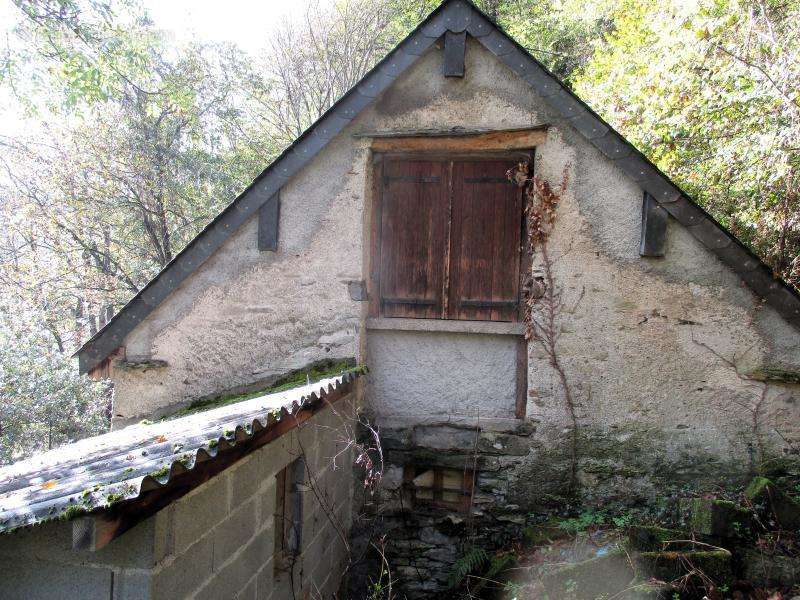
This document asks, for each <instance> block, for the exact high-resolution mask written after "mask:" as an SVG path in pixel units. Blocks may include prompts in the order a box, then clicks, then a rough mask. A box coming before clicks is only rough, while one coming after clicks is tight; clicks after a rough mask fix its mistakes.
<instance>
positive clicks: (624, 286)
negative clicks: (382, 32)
mask: <svg viewBox="0 0 800 600" xmlns="http://www.w3.org/2000/svg"><path fill="white" fill-rule="evenodd" d="M440 60H441V59H440V57H439V56H438V55H437V54H436V53H432V54H431V55H430V56H427V57H426V58H425V60H424V61H423V62H422V63H420V64H418V65H417V66H415V67H414V70H413V71H412V73H410V74H408V76H407V78H404V79H403V80H401V81H400V82H398V83H397V84H396V86H395V87H394V88H392V89H390V90H389V92H388V93H387V94H386V95H385V96H384V97H383V98H382V100H381V101H380V102H379V103H378V104H377V106H376V109H375V116H376V118H377V120H378V122H379V126H378V125H375V127H376V128H381V127H386V128H390V127H391V128H398V129H399V128H413V127H453V126H462V127H476V126H477V127H490V128H512V127H524V126H527V125H536V124H541V123H549V124H551V128H550V131H549V134H548V139H547V142H546V143H545V144H544V145H542V146H541V147H538V148H537V149H536V172H537V173H538V174H539V175H540V176H542V177H544V178H546V179H548V180H549V181H551V182H553V183H554V184H557V183H558V182H560V181H561V178H562V174H563V172H564V171H565V170H566V172H567V174H568V176H569V185H568V188H567V192H566V194H565V197H564V199H563V201H562V203H561V206H560V207H559V212H558V220H557V226H556V228H555V231H554V232H553V234H552V236H551V239H550V250H551V254H552V256H553V257H554V260H555V265H554V273H555V279H556V283H557V285H558V286H559V287H560V288H561V290H562V292H563V301H564V308H563V310H562V314H561V316H560V339H559V345H558V347H559V358H560V360H561V361H562V363H563V365H564V366H565V368H566V371H567V373H568V376H569V379H570V385H571V388H572V391H573V395H574V397H575V399H576V403H577V407H576V408H577V413H578V421H579V428H578V429H579V434H578V435H579V445H578V479H579V488H578V490H577V492H578V496H579V497H580V500H581V501H583V502H585V503H588V504H597V505H599V506H603V507H605V508H609V507H613V506H625V505H633V504H641V503H648V502H654V501H655V500H657V499H658V497H659V496H660V495H662V494H664V495H667V494H670V493H672V491H674V490H676V489H679V488H680V487H682V486H688V487H690V488H695V489H711V488H712V487H713V486H714V485H715V484H718V483H723V484H724V483H730V482H735V481H737V480H738V479H740V478H741V477H743V476H745V475H746V473H747V471H748V468H749V466H750V464H751V460H755V461H756V462H757V461H758V460H759V449H758V446H759V444H760V443H763V444H764V445H765V449H766V450H767V454H768V455H769V461H768V462H767V464H766V465H765V466H766V467H767V468H778V469H780V468H781V467H782V462H781V459H782V458H792V457H791V456H788V455H785V454H783V453H784V452H785V451H786V450H787V449H788V447H787V444H786V443H785V441H784V439H783V438H786V439H788V440H792V441H794V442H795V443H797V442H800V428H798V422H800V421H799V420H798V417H800V406H799V405H798V404H799V403H798V401H797V399H800V388H798V386H792V385H787V384H781V383H773V384H770V386H769V390H768V393H767V396H766V402H765V403H764V405H763V406H762V407H761V409H760V411H761V412H760V415H759V420H760V421H761V423H760V425H759V428H758V431H757V432H754V431H753V428H752V419H753V414H752V411H751V410H750V409H749V408H748V407H749V406H754V403H755V402H756V401H757V400H758V398H759V394H760V392H761V386H762V384H760V383H758V382H749V381H743V380H741V379H740V378H739V377H737V374H736V373H735V372H734V370H733V369H731V368H730V367H729V366H728V365H726V364H725V363H724V362H723V361H722V360H720V359H719V358H718V357H716V356H714V354H713V353H712V352H710V351H709V350H708V349H706V348H704V347H703V346H701V345H700V344H698V342H701V343H703V344H707V345H708V346H709V347H710V348H713V350H714V351H715V352H717V353H718V354H719V355H720V356H722V357H725V358H726V359H728V360H733V359H734V358H735V359H736V361H737V363H738V364H739V365H740V369H741V371H742V372H743V373H748V372H752V371H754V370H757V369H758V368H760V367H763V366H765V365H780V366H783V367H788V368H791V369H795V370H796V369H797V368H798V367H800V334H798V332H797V331H796V330H794V329H793V328H792V327H791V326H789V325H787V324H786V323H785V322H783V321H782V319H781V318H780V317H779V316H777V315H776V314H775V313H774V312H773V311H772V310H771V309H769V308H766V307H761V305H760V302H759V301H758V299H757V298H756V297H755V296H754V295H753V294H752V293H751V292H750V291H749V290H748V289H747V288H746V287H745V286H744V285H743V284H742V283H741V281H740V280H739V279H738V277H737V276H736V275H735V274H733V273H732V272H731V271H729V270H728V269H727V268H726V267H725V266H724V265H722V263H720V262H719V261H718V260H717V259H716V258H715V257H714V256H713V255H712V254H710V253H709V252H707V251H706V250H705V249H704V248H703V246H702V245H701V244H700V243H699V242H698V241H697V240H695V239H694V238H693V237H692V236H691V235H690V234H689V233H688V232H687V231H686V230H685V229H683V228H682V227H681V226H680V225H678V224H677V223H676V222H674V221H670V223H669V235H668V239H669V244H668V248H667V256H666V257H665V258H663V259H643V258H641V257H640V256H639V254H638V247H639V236H640V219H641V201H642V190H641V189H640V188H639V187H638V186H637V185H636V184H635V183H634V182H632V181H630V180H629V179H628V178H627V177H626V176H625V175H624V174H623V173H622V172H620V171H618V170H617V169H616V167H614V166H613V164H611V162H610V161H608V160H607V159H606V158H605V157H604V156H602V155H601V154H600V153H599V152H598V151H597V150H596V149H594V147H592V146H591V145H590V144H589V143H588V142H586V141H585V140H584V139H583V138H582V137H581V136H580V135H579V134H578V133H577V132H575V131H574V130H572V129H571V128H570V127H569V126H566V125H565V124H564V123H563V121H562V120H561V119H559V118H556V117H555V115H553V114H551V113H550V112H549V111H548V110H547V109H546V107H545V106H544V103H543V102H542V101H541V100H540V99H539V98H537V97H536V95H535V94H534V93H533V92H531V91H530V90H529V89H528V88H527V86H526V85H525V84H524V83H523V82H522V81H520V80H518V79H517V78H516V77H515V76H514V75H513V74H512V73H511V72H509V71H507V70H506V69H505V67H503V66H502V65H501V64H499V62H498V61H496V60H495V59H494V57H493V56H492V55H490V54H489V53H488V52H486V51H484V50H483V49H482V48H480V47H479V46H478V45H477V44H476V43H473V42H470V44H469V47H468V55H467V76H466V78H465V79H464V80H445V79H443V78H441V77H440V76H438V75H439V72H440V71H439V69H440ZM534 268H535V269H541V265H540V264H535V265H534ZM404 335H405V336H409V337H411V336H416V337H415V339H413V340H411V339H409V340H402V343H398V342H400V341H401V340H392V342H393V343H392V344H387V339H386V333H385V332H384V331H380V332H373V331H368V332H367V340H366V348H367V353H366V355H367V358H368V362H369V365H370V368H371V371H372V373H371V375H370V378H371V382H372V383H371V387H370V388H369V393H370V397H369V405H370V406H371V408H372V409H373V411H374V414H373V418H375V419H376V420H377V422H378V423H380V424H381V425H382V439H383V442H384V450H385V453H386V454H385V456H386V463H387V475H386V477H385V479H384V482H383V485H384V489H385V492H386V501H387V504H386V507H385V509H386V511H385V513H384V519H385V521H384V527H385V529H386V530H387V531H389V532H390V533H389V536H388V537H389V538H390V539H391V540H392V544H390V546H389V548H387V555H388V556H389V558H390V562H391V563H392V564H393V565H394V566H395V569H396V572H398V573H399V575H400V577H401V578H402V580H403V585H404V588H403V589H404V591H405V592H406V593H408V594H409V597H424V596H425V594H428V593H430V592H431V591H433V590H437V589H443V588H445V587H446V585H447V578H448V576H449V574H450V573H451V572H452V565H453V563H454V561H455V560H456V558H457V557H458V556H459V543H460V542H461V541H463V539H464V538H465V536H472V537H473V539H475V536H477V539H478V540H479V543H486V544H487V545H488V546H490V547H495V548H497V547H502V545H503V544H504V543H506V542H508V540H509V539H513V538H514V537H515V536H516V537H517V539H518V537H519V534H520V529H521V528H522V527H523V526H524V524H525V521H526V515H530V514H536V513H540V512H542V511H545V510H548V509H550V508H561V507H563V506H564V505H565V503H566V502H567V501H566V496H567V495H568V493H569V490H568V489H567V482H568V474H569V472H570V458H569V455H570V439H571V433H570V432H571V422H570V420H569V418H568V416H567V412H566V410H565V406H564V401H563V393H562V390H561V388H560V386H559V384H558V380H557V378H556V377H555V374H554V372H553V369H552V367H551V366H550V364H549V361H548V359H547V357H546V355H545V354H544V352H543V351H542V350H541V349H540V348H539V347H538V346H537V345H536V344H535V343H531V344H530V346H529V372H528V387H529V398H528V404H527V419H526V420H524V421H519V420H516V419H513V418H505V419H504V418H502V417H501V416H500V415H499V414H498V415H493V416H495V417H496V418H485V417H479V415H477V414H476V415H474V416H473V417H472V419H470V418H469V417H467V418H465V414H467V413H468V412H469V411H468V410H458V411H456V412H454V413H453V414H451V415H450V416H449V418H445V419H442V418H440V415H441V414H442V413H443V412H446V410H448V409H449V408H452V406H451V405H452V402H451V400H450V398H449V395H443V394H429V393H428V391H429V390H432V389H435V388H436V387H437V386H438V385H439V384H440V383H442V382H450V381H451V380H452V375H451V373H452V372H453V371H454V370H458V371H459V376H460V385H459V388H458V389H459V390H460V393H462V394H464V395H465V396H469V395H471V394H476V395H479V394H481V393H484V392H485V387H484V384H485V380H484V378H485V377H486V373H487V370H489V369H499V370H501V371H502V370H504V371H505V372H506V373H507V374H508V375H507V377H508V378H507V380H506V381H512V380H513V368H514V361H513V355H510V356H508V355H507V356H505V357H503V356H502V355H501V354H498V353H496V352H492V351H491V350H490V348H491V346H492V343H493V339H492V338H491V337H487V336H480V335H471V336H465V342H464V344H465V346H464V347H460V348H459V353H460V354H461V355H463V356H473V357H474V356H480V355H481V353H482V352H483V353H484V354H485V357H486V358H485V359H484V360H483V363H482V367H481V368H477V369H476V368H475V364H474V362H473V361H470V360H463V361H461V360H460V359H459V356H458V355H457V354H455V353H454V352H453V349H452V347H449V346H448V345H447V344H430V339H431V337H432V336H435V335H440V334H432V333H431V334H426V333H407V334H404ZM397 337H399V336H397ZM467 337H468V340H467ZM467 346H468V347H467ZM422 348H424V349H425V356H424V358H423V359H420V358H419V357H418V356H416V352H417V351H419V350H421V349H422ZM392 350H394V352H392ZM409 350H410V351H411V352H413V354H410V355H408V356H398V354H403V353H404V352H407V351H409ZM490 355H491V357H490ZM404 365H407V366H408V368H407V369H405V370H404V369H401V368H398V367H401V366H404ZM443 373H445V375H444V376H443V375H442V374H443ZM426 379H431V380H434V381H435V383H431V382H430V381H426ZM412 380H416V381H417V383H416V384H415V383H413V381H412ZM409 388H413V391H412V390H409ZM390 390H395V391H393V392H392V391H390ZM418 392H419V395H417V393H418ZM498 392H499V393H498V394H497V395H496V396H495V397H493V398H491V399H488V400H487V401H486V406H487V407H495V406H497V405H499V404H501V403H502V402H504V398H505V395H506V393H507V388H502V387H501V388H499V389H498ZM387 394H389V396H388V398H389V400H387ZM403 395H404V396H403ZM423 396H428V402H424V401H417V400H419V399H422V397H423ZM505 401H507V398H506V399H505ZM512 405H513V404H512ZM406 408H413V410H410V411H409V410H405V409H406ZM462 408H463V407H462ZM489 410H490V411H491V410H492V409H491V408H490V409H489ZM400 412H402V415H401V414H399V413H400ZM399 417H402V419H401V418H399ZM777 432H780V433H777ZM409 463H412V464H417V465H440V466H451V467H454V468H459V469H463V468H467V469H471V468H473V467H474V468H476V470H477V477H476V489H475V501H474V506H475V508H474V511H473V514H472V516H471V517H470V518H469V519H467V518H465V517H464V516H463V515H458V514H452V513H449V514H448V513H447V512H446V511H441V510H438V511H436V510H433V511H432V510H429V509H428V510H426V509H420V508H418V507H409V506H407V505H406V506H402V505H401V504H399V502H398V497H399V495H400V494H399V490H400V487H401V477H402V467H403V465H406V464H409ZM409 509H413V510H409ZM478 532H479V533H478Z"/></svg>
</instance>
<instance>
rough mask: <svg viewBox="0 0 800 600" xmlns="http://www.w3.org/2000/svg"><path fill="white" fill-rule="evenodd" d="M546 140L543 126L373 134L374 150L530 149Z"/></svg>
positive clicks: (466, 150) (475, 150)
mask: <svg viewBox="0 0 800 600" xmlns="http://www.w3.org/2000/svg"><path fill="white" fill-rule="evenodd" d="M546 140H547V129H546V128H532V129H514V130H505V131H489V132H483V133H475V134H457V135H456V134H454V135H435V136H430V135H421V136H414V135H408V136H397V137H374V138H373V140H372V150H373V151H375V152H454V153H459V152H503V151H509V150H526V151H528V150H531V149H532V148H534V147H535V146H540V145H541V144H543V143H544V142H545V141H546Z"/></svg>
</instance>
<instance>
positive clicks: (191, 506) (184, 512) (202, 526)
mask: <svg viewBox="0 0 800 600" xmlns="http://www.w3.org/2000/svg"><path fill="white" fill-rule="evenodd" d="M228 487H229V486H228V476H227V475H225V474H223V475H218V476H216V477H214V478H213V479H211V480H210V481H208V482H207V483H204V484H203V485H201V486H200V487H199V488H197V489H196V490H194V491H193V492H191V493H190V494H188V495H187V496H185V497H183V498H181V499H180V500H178V501H177V502H175V504H174V506H175V515H174V522H173V527H174V538H175V552H176V553H183V551H184V550H185V549H186V548H187V547H189V546H191V545H192V544H194V543H195V542H196V541H197V540H198V539H200V538H201V537H202V536H203V535H205V534H206V533H207V532H208V531H210V530H211V528H212V527H214V525H216V524H217V523H219V522H220V521H222V520H223V519H224V518H225V517H226V516H227V515H228V508H229V506H230V501H229V497H228V495H229V489H228Z"/></svg>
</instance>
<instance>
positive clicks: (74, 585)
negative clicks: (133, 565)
mask: <svg viewBox="0 0 800 600" xmlns="http://www.w3.org/2000/svg"><path fill="white" fill-rule="evenodd" d="M111 580H112V572H111V569H108V568H104V567H87V566H77V565H65V564H58V563H55V562H51V561H44V560H36V559H32V558H31V557H30V556H26V557H22V556H21V557H20V558H18V559H17V560H13V559H4V560H3V561H0V581H2V582H3V583H2V584H0V595H1V596H2V597H3V599H4V600H39V599H41V600H45V599H52V598H80V599H81V600H108V599H109V598H110V597H111Z"/></svg>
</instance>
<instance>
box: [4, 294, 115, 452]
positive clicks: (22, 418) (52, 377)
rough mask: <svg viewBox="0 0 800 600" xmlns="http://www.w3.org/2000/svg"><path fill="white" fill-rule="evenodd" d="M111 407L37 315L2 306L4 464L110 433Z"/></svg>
mask: <svg viewBox="0 0 800 600" xmlns="http://www.w3.org/2000/svg"><path fill="white" fill-rule="evenodd" d="M109 403H110V395H109V387H108V385H107V383H106V382H97V381H92V380H90V379H88V378H86V377H82V376H79V375H78V373H77V368H76V365H75V362H74V361H73V360H72V359H70V357H69V356H67V355H65V354H63V353H62V352H60V351H59V348H58V345H57V343H56V340H55V338H54V336H53V335H52V333H51V332H50V327H49V326H48V324H47V323H45V322H43V321H42V320H41V319H40V318H39V317H38V315H37V314H35V313H33V312H31V311H29V310H26V308H25V307H23V306H19V305H9V304H5V303H4V304H3V305H0V464H3V463H8V462H13V461H15V460H19V459H21V458H23V457H25V456H28V455H30V454H33V453H35V452H41V451H44V450H49V449H50V448H54V447H56V446H59V445H61V444H64V443H67V442H71V441H74V440H76V439H79V438H82V437H86V436H88V435H96V434H98V433H102V432H104V431H106V430H107V428H108V408H109Z"/></svg>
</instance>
